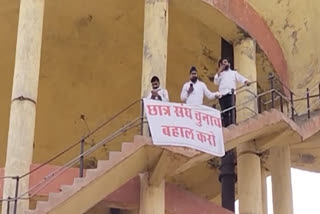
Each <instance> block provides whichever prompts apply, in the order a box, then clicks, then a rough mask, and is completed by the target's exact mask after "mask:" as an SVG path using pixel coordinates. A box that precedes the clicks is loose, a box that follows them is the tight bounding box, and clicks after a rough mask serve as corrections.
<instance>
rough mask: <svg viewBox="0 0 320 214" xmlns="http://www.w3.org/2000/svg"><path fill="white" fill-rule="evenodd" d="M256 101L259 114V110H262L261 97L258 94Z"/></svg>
mask: <svg viewBox="0 0 320 214" xmlns="http://www.w3.org/2000/svg"><path fill="white" fill-rule="evenodd" d="M257 103H258V113H259V114H261V112H262V107H261V97H260V96H259V95H258V98H257Z"/></svg>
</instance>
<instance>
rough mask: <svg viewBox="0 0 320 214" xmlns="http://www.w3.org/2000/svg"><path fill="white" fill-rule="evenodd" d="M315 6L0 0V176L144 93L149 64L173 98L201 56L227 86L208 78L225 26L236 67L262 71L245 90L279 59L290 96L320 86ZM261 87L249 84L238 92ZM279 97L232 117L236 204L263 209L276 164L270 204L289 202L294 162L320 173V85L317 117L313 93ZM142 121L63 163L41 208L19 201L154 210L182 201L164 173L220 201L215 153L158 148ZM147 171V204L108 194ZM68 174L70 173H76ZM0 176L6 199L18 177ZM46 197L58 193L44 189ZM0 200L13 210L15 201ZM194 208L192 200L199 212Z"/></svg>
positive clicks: (130, 116)
mask: <svg viewBox="0 0 320 214" xmlns="http://www.w3.org/2000/svg"><path fill="white" fill-rule="evenodd" d="M319 8H320V3H319V2H318V1H316V0H311V1H310V2H308V3H306V2H303V1H299V0H270V1H259V0H233V1H222V0H188V1H185V0H169V1H168V0H137V1H130V0H123V1H112V0H105V1H99V0H92V1H87V0H69V1H64V0H55V1H44V0H3V1H1V2H0V26H1V27H0V33H1V35H4V36H2V37H0V56H1V60H0V70H1V78H0V102H1V108H0V118H1V119H2V120H0V142H1V143H0V168H1V170H0V176H2V175H7V176H8V175H9V176H19V175H22V174H24V173H26V172H28V171H29V170H30V166H31V165H32V164H42V163H44V162H45V161H47V160H49V159H51V158H52V157H54V156H55V155H57V154H59V153H60V152H61V151H63V150H65V149H66V148H67V147H69V146H71V145H73V144H74V143H75V142H77V141H78V140H79V139H81V138H82V137H83V136H85V135H86V134H88V133H90V132H91V131H92V130H94V129H95V128H96V127H97V126H98V125H99V124H102V122H103V121H106V120H108V119H110V118H111V117H112V116H113V115H115V114H116V113H118V112H120V111H121V110H122V109H124V108H125V107H127V106H128V105H129V104H131V103H133V102H135V101H137V100H139V99H140V98H141V97H143V96H145V95H146V93H147V92H148V91H149V90H150V79H151V77H152V76H153V75H157V76H159V78H160V81H161V85H162V86H163V87H166V88H167V89H168V91H169V96H170V100H171V101H173V102H180V99H179V95H180V91H181V87H182V85H183V83H184V82H186V81H187V80H188V78H189V73H188V70H189V68H190V67H191V66H193V65H194V66H196V67H197V68H198V71H199V77H200V79H201V80H202V81H204V82H205V83H206V84H207V85H208V88H209V89H210V90H212V91H215V90H217V87H216V86H214V85H213V83H212V82H211V81H210V78H209V77H211V76H212V75H214V74H215V72H216V68H217V61H218V60H219V59H220V57H221V52H222V49H223V47H222V42H221V40H222V38H223V39H224V40H225V41H228V42H229V43H230V44H231V45H232V46H233V55H234V64H235V68H236V69H237V70H238V71H239V72H240V73H241V74H242V75H244V76H245V77H247V78H248V79H249V80H250V81H257V82H256V83H254V84H252V85H250V87H248V88H244V90H246V89H249V90H250V91H252V92H253V93H254V94H257V92H260V93H263V92H265V93H266V91H267V90H269V87H270V86H269V80H268V74H269V73H270V72H271V73H273V74H274V75H275V77H276V78H277V79H280V80H281V81H282V82H283V83H284V84H285V85H287V86H288V87H289V88H290V89H292V91H293V92H294V99H299V98H303V97H304V96H305V95H304V94H305V90H306V88H309V89H310V91H311V94H312V95H316V94H317V93H320V91H319V85H318V84H319V83H320V75H319V73H318V72H317V71H318V70H319V68H320V64H319V63H320V60H319V56H320V49H319V48H318V46H317V45H316V44H318V42H319V41H318V40H319V38H320V30H319V29H318V27H317V26H318V25H317V24H318V23H317V17H318V14H319V10H320V9H319ZM169 12H170V18H169ZM275 88H276V89H277V90H279V91H280V92H281V93H283V94H284V95H286V96H288V95H289V94H288V91H287V90H284V85H283V84H282V85H281V84H280V83H279V82H278V83H275ZM270 97H271V96H270V93H269V94H268V95H266V96H264V97H263V102H265V103H264V104H263V105H264V106H263V110H265V109H267V110H270V102H269V103H268V99H269V98H270ZM315 97H316V96H315ZM251 98H254V96H253V95H252V94H250V93H247V92H245V91H244V92H242V93H240V91H239V93H238V95H237V104H240V103H244V102H246V101H247V100H249V99H251ZM276 98H277V97H276ZM288 99H290V97H288ZM205 103H208V102H207V101H205ZM215 103H217V101H215ZM211 104H212V103H210V105H211ZM279 105H280V99H279V98H277V100H276V101H275V106H276V108H277V109H278V110H275V109H274V110H271V111H268V112H262V113H261V114H257V115H255V113H253V112H254V111H255V112H256V113H257V101H256V100H254V101H253V102H249V103H246V104H245V105H243V106H239V107H238V110H239V112H237V121H239V123H238V124H237V125H232V126H230V127H228V128H225V129H223V132H224V139H225V147H226V151H229V150H232V149H236V150H237V175H238V182H237V191H236V192H237V195H236V197H237V198H239V200H240V213H253V214H260V213H266V212H267V211H266V210H267V207H266V198H267V193H266V183H265V182H266V179H265V178H266V176H267V175H271V176H272V183H273V199H274V203H273V204H274V207H273V210H274V213H293V202H292V189H291V175H290V168H291V167H296V168H300V169H306V170H309V171H315V172H320V161H319V160H320V149H319V148H318V147H317V143H318V141H319V137H320V135H319V131H320V128H319V127H320V117H319V114H317V111H316V110H317V109H319V106H320V105H319V100H318V98H312V100H311V107H310V109H311V110H312V112H313V113H312V117H311V118H310V119H308V118H307V117H306V114H305V113H306V100H302V101H297V102H294V107H295V117H296V118H295V121H293V120H291V119H290V118H289V116H290V115H289V114H287V112H288V113H290V105H289V104H287V105H288V109H289V111H287V110H285V112H284V113H281V112H280V108H279ZM242 107H245V108H247V110H246V109H244V110H242ZM248 108H249V109H251V110H252V111H248ZM240 109H241V111H240ZM139 110H140V104H139V102H136V104H134V105H133V106H132V107H130V108H129V109H127V110H126V111H125V112H123V113H121V114H120V115H119V116H117V117H116V119H114V120H112V121H111V122H110V123H108V125H107V126H105V127H103V128H102V129H101V130H100V131H99V132H97V133H95V134H93V135H92V136H90V137H89V138H87V139H86V140H85V150H90V149H91V148H94V147H95V146H96V145H99V142H101V140H103V139H105V137H107V136H110V135H111V134H114V133H115V131H117V130H119V128H121V127H122V128H123V127H126V124H127V123H128V122H130V121H132V120H134V119H136V118H138V117H140V113H139ZM240 121H241V122H240ZM139 128H140V126H133V128H131V129H130V130H125V131H124V130H122V131H123V133H122V134H121V135H120V136H119V137H117V138H114V139H112V140H111V141H110V142H108V143H107V144H105V145H103V146H100V147H99V150H97V151H95V152H92V153H90V155H88V156H87V157H86V158H85V163H84V165H85V168H86V170H87V171H86V176H85V177H84V178H75V177H77V175H74V174H73V175H70V176H69V175H68V176H69V177H68V176H66V177H63V175H59V176H58V178H57V181H56V183H55V184H54V185H59V188H60V186H61V189H59V190H57V188H56V187H54V188H53V187H51V186H50V188H48V189H49V190H50V191H44V192H45V193H43V192H41V191H40V192H38V193H34V194H35V195H33V193H32V192H30V194H29V195H30V196H33V197H32V198H31V201H34V200H39V201H38V202H37V205H36V207H34V206H33V205H30V207H33V208H35V210H33V211H32V210H28V200H19V201H18V206H17V208H18V213H21V214H22V213H57V214H58V213H59V214H60V213H61V214H62V213H88V214H91V213H99V212H101V213H105V212H107V210H109V208H111V207H113V208H121V209H123V210H127V211H121V212H123V213H130V212H132V213H139V212H140V213H154V211H153V209H154V208H156V210H157V212H158V213H161V214H164V213H170V214H180V213H179V209H177V207H176V206H177V205H176V204H169V203H167V201H166V200H165V199H166V197H167V195H166V194H167V193H166V192H169V193H170V194H173V195H174V197H173V198H175V197H176V198H178V195H179V194H180V193H181V192H179V194H178V193H177V192H175V191H173V189H167V188H169V185H168V184H174V185H177V186H179V187H180V188H182V189H183V190H184V191H187V193H186V192H183V193H181V194H182V195H184V196H186V195H188V197H189V199H190V198H191V199H192V200H193V201H194V203H190V204H197V205H195V207H191V208H198V207H202V208H203V209H204V207H206V208H208V210H210V209H214V210H218V208H217V207H214V206H213V205H212V203H211V202H210V201H211V200H215V201H218V202H219V197H220V192H221V190H220V183H219V181H218V175H219V158H213V157H212V156H210V155H208V154H205V153H202V152H198V151H195V150H190V149H185V148H167V147H156V146H154V145H152V141H151V139H149V138H143V137H135V138H134V136H135V135H137V134H140V129H139ZM125 142H132V143H129V144H128V143H125ZM79 149H80V147H79V146H77V147H74V148H73V149H71V150H70V151H68V152H67V153H65V154H63V155H61V156H59V158H57V159H54V160H53V161H51V162H50V163H49V165H50V166H53V165H54V166H62V165H63V164H65V163H66V162H67V161H69V160H71V159H72V158H74V157H76V156H77V155H79ZM262 158H263V160H262ZM72 166H73V167H75V168H77V167H78V166H79V163H78V162H75V163H74V164H73V165H72ZM46 167H47V165H46ZM40 172H41V170H40V171H38V170H37V172H35V174H32V175H31V178H30V179H29V178H28V177H26V178H24V179H22V180H21V181H20V188H19V193H20V194H21V193H23V192H25V191H27V190H28V189H29V188H30V187H31V186H32V185H31V184H35V183H34V182H35V181H38V180H39V178H38V177H41V179H43V178H44V177H45V176H46V175H43V174H41V173H40ZM141 173H142V174H144V176H142V178H141V182H140V184H139V185H141V186H139V187H141V192H140V191H139V192H140V195H139V197H138V196H136V195H135V198H139V199H138V200H139V203H136V202H135V203H133V202H132V203H133V204H134V206H132V207H130V206H129V205H127V204H124V203H120V202H121V201H125V200H127V199H126V198H121V197H119V198H117V199H118V201H111V202H112V203H111V202H110V201H108V199H107V198H106V197H107V196H108V195H110V194H111V193H113V192H114V191H117V190H119V189H120V188H121V186H122V185H124V184H126V183H127V182H130V180H131V179H133V178H134V177H135V176H137V175H138V174H141ZM146 175H148V176H146ZM195 175H197V176H195ZM32 176H34V177H32ZM67 178H68V179H70V178H72V183H66V180H67ZM74 178H75V179H74ZM59 179H60V180H59ZM73 179H74V180H73ZM0 180H1V181H0V187H1V188H0V190H1V192H2V190H3V194H2V198H7V197H9V196H10V197H13V196H14V191H15V187H14V184H15V183H14V181H12V180H10V179H4V178H3V179H0ZM53 183H54V182H53ZM51 190H56V191H58V192H59V191H61V193H58V192H51ZM169 190H170V191H169ZM48 192H50V193H48ZM130 192H134V191H128V194H129V193H130ZM189 193H190V194H191V193H192V194H193V195H189ZM175 194H176V195H175ZM88 195H90V198H89V199H88ZM27 196H28V195H27ZM62 196H63V197H62ZM180 196H181V195H180ZM186 197H187V196H186ZM279 198H281V202H283V203H279V202H280V200H279ZM45 199H47V200H48V202H46V201H40V200H45ZM191 199H190V200H191ZM119 201H120V202H119ZM174 201H175V200H174ZM177 203H178V202H177ZM11 204H12V206H11V207H10V211H11V212H12V211H13V209H14V207H13V202H12V203H11ZM199 204H201V205H199ZM187 205H189V204H185V205H184V206H187ZM1 206H2V213H3V214H6V211H7V209H6V208H7V203H5V202H3V203H2V204H1ZM197 206H198V207H197ZM133 207H134V208H133ZM181 207H183V206H182V205H181V204H180V205H179V206H178V208H181ZM191 208H190V207H189V208H188V209H187V210H189V213H190V212H196V211H193V210H192V209H191ZM199 209H200V208H199ZM181 210H182V209H180V212H184V214H189V213H186V211H181ZM108 212H109V211H108ZM208 212H209V211H208ZM217 212H218V211H217ZM219 213H227V211H225V210H224V211H221V212H220V211H219Z"/></svg>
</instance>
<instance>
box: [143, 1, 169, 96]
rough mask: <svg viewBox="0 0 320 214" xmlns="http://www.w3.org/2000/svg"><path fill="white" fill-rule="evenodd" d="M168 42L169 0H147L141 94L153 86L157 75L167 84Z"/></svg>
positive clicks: (145, 93)
mask: <svg viewBox="0 0 320 214" xmlns="http://www.w3.org/2000/svg"><path fill="white" fill-rule="evenodd" d="M167 44H168V0H162V1H159V0H145V10H144V39H143V65H142V82H141V95H142V96H146V95H147V93H148V92H149V90H150V88H151V84H150V80H151V78H152V76H154V75H156V76H158V77H159V79H160V84H161V86H162V87H165V86H166V73H167Z"/></svg>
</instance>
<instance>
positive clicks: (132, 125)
mask: <svg viewBox="0 0 320 214" xmlns="http://www.w3.org/2000/svg"><path fill="white" fill-rule="evenodd" d="M140 120H141V116H140V117H137V118H135V119H134V120H132V121H130V122H128V123H127V124H126V125H124V126H123V127H121V128H120V129H118V130H117V131H115V132H113V133H112V134H111V135H109V136H108V137H106V138H104V139H102V140H101V141H100V142H99V143H97V144H96V145H94V146H93V147H91V148H90V149H88V150H87V151H85V152H84V153H83V154H80V155H77V156H76V157H75V158H73V159H71V160H70V161H69V162H67V163H66V164H64V165H62V166H61V167H59V168H58V169H56V170H54V171H53V172H51V173H49V174H48V175H47V176H45V177H44V178H43V180H42V181H41V182H39V183H38V184H36V185H34V186H33V187H31V188H30V189H28V191H26V192H24V193H22V194H21V195H19V196H18V197H15V198H10V199H1V200H0V202H3V201H15V200H27V199H30V198H32V197H33V196H34V195H36V194H37V193H38V192H40V191H41V190H42V189H43V188H45V187H46V186H47V185H49V184H50V183H51V182H52V181H53V180H54V179H55V178H56V177H58V176H59V175H61V174H63V173H64V172H65V171H66V170H68V169H69V168H70V167H72V166H73V165H74V164H75V163H77V162H78V161H79V159H80V157H82V156H88V155H90V154H91V153H93V152H95V151H96V150H98V149H99V148H101V147H102V146H103V145H105V144H106V143H108V142H110V141H111V140H113V139H115V138H116V137H118V136H120V135H121V134H122V133H123V132H125V131H128V130H129V129H132V128H135V127H137V126H139V125H140V123H138V124H135V123H136V122H137V121H140ZM33 191H34V192H33ZM31 192H33V193H32V194H31V195H30V196H28V197H24V196H26V195H28V194H29V193H31Z"/></svg>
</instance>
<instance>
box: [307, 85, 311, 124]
mask: <svg viewBox="0 0 320 214" xmlns="http://www.w3.org/2000/svg"><path fill="white" fill-rule="evenodd" d="M307 109H308V118H309V119H310V117H311V114H310V92H309V88H307Z"/></svg>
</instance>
